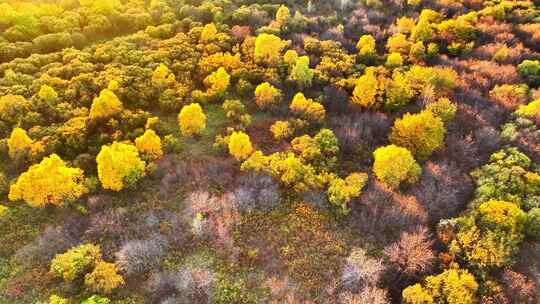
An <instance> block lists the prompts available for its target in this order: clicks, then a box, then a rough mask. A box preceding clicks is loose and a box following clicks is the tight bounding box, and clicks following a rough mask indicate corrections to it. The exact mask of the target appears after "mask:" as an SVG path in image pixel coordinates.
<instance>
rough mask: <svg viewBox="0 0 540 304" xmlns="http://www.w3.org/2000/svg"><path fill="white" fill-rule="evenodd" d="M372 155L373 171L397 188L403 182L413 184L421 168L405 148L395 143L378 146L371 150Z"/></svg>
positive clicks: (382, 179)
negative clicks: (373, 160) (373, 159)
mask: <svg viewBox="0 0 540 304" xmlns="http://www.w3.org/2000/svg"><path fill="white" fill-rule="evenodd" d="M373 156H374V157H375V162H374V163H373V173H375V175H376V176H377V178H378V179H379V180H381V181H382V182H383V183H385V184H387V185H388V186H390V187H392V188H397V187H398V186H399V185H400V184H401V183H403V182H405V183H408V184H414V183H416V182H417V181H418V178H419V176H420V174H421V173H422V168H420V166H419V165H418V163H416V161H415V160H414V158H413V156H412V154H411V152H409V150H407V149H406V148H402V147H398V146H395V145H390V146H386V147H380V148H378V149H377V150H375V152H373Z"/></svg>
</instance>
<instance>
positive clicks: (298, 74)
mask: <svg viewBox="0 0 540 304" xmlns="http://www.w3.org/2000/svg"><path fill="white" fill-rule="evenodd" d="M314 75H315V72H314V71H313V70H312V69H310V68H309V57H308V56H301V57H299V58H298V59H297V60H296V63H295V65H294V66H293V68H292V70H291V74H290V75H289V79H290V80H292V81H295V82H296V83H297V84H298V86H299V87H300V88H307V87H310V86H311V82H312V81H313V76H314Z"/></svg>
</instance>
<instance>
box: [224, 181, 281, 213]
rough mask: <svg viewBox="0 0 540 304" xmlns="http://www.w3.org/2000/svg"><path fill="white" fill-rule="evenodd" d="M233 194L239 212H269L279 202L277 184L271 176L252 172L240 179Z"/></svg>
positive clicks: (279, 196)
mask: <svg viewBox="0 0 540 304" xmlns="http://www.w3.org/2000/svg"><path fill="white" fill-rule="evenodd" d="M233 194H234V197H235V201H236V203H237V205H238V208H239V210H240V211H243V212H249V211H252V210H254V209H256V208H259V209H262V210H270V209H271V208H272V207H274V206H275V205H277V204H278V203H279V202H280V201H281V195H280V193H279V184H278V183H276V181H274V179H273V178H272V177H271V176H268V175H266V174H261V173H254V172H253V173H250V174H248V175H245V176H243V177H241V178H240V185H239V186H238V187H237V188H236V190H234V193H233Z"/></svg>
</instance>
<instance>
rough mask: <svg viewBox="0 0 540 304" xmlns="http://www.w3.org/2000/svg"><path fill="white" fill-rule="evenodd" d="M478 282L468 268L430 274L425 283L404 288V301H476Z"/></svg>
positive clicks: (414, 303)
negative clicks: (434, 274)
mask: <svg viewBox="0 0 540 304" xmlns="http://www.w3.org/2000/svg"><path fill="white" fill-rule="evenodd" d="M477 291H478V283H476V280H475V278H474V276H473V275H472V274H470V273H469V272H468V271H467V270H461V269H448V270H446V271H444V272H443V273H441V274H439V275H436V276H428V277H427V278H426V280H425V284H422V285H420V284H415V285H412V286H409V287H407V288H405V290H403V302H404V303H407V304H416V303H449V304H450V303H451V304H458V303H475V302H476V301H477Z"/></svg>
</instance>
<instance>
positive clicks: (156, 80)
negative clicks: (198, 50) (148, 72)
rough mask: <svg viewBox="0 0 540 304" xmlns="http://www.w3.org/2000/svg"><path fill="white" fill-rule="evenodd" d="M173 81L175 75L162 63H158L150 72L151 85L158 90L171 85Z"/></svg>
mask: <svg viewBox="0 0 540 304" xmlns="http://www.w3.org/2000/svg"><path fill="white" fill-rule="evenodd" d="M175 81H176V77H175V76H174V74H173V73H171V71H169V68H168V67H167V66H166V65H164V64H163V63H160V64H159V65H158V66H157V67H156V69H155V70H154V72H153V73H152V85H153V86H154V87H156V88H158V89H159V90H163V89H165V88H167V87H170V86H172V85H173V84H174V83H175Z"/></svg>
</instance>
